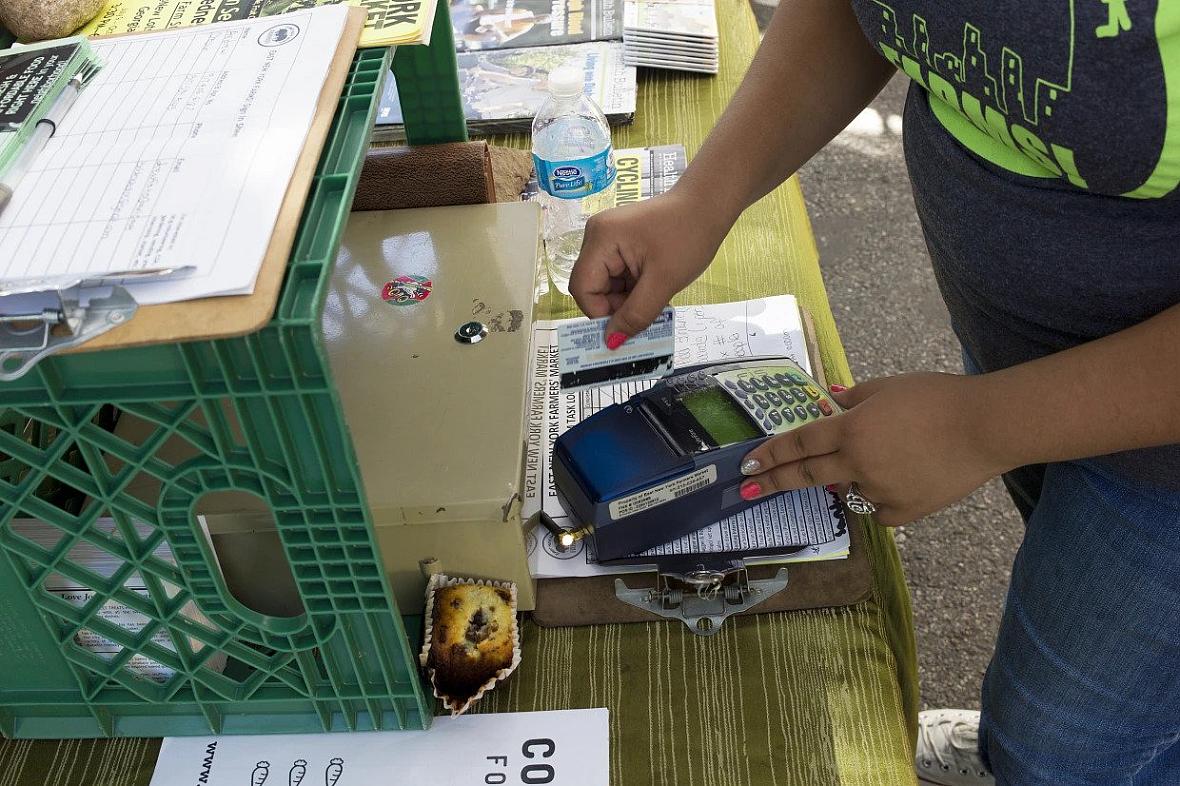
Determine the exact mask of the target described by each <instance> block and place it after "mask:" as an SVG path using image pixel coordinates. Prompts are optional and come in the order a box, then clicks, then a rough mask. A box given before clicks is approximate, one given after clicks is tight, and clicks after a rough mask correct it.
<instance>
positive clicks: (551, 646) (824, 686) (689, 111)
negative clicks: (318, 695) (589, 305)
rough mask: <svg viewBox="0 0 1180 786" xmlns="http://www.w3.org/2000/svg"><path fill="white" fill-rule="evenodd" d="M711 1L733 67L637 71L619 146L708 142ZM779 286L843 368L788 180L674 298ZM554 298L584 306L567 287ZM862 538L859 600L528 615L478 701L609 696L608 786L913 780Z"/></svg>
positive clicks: (62, 764)
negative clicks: (550, 625)
mask: <svg viewBox="0 0 1180 786" xmlns="http://www.w3.org/2000/svg"><path fill="white" fill-rule="evenodd" d="M717 9H718V15H719V20H720V27H721V30H722V41H721V58H722V72H721V73H720V74H719V75H718V76H717V77H714V78H709V77H697V76H692V75H686V74H679V73H674V72H670V71H666V72H659V71H649V72H645V73H643V74H642V75H641V87H640V91H639V105H638V108H637V112H636V119H635V123H634V124H633V125H631V126H629V127H626V128H620V129H617V130H616V134H615V144H616V145H617V146H618V147H638V146H643V145H655V144H671V143H677V142H681V143H684V144H685V145H686V147H687V148H688V151H689V154H690V155H691V154H692V153H694V152H695V151H696V150H697V149H698V148H699V147H700V144H701V142H702V141H703V140H704V138H705V136H706V134H707V133H708V131H709V129H710V128H711V127H712V124H713V122H714V120H715V119H716V118H717V116H718V115H719V114H720V113H721V112H722V110H723V109H724V108H725V105H726V103H727V101H728V100H729V97H730V96H731V95H732V93H733V91H734V90H735V89H736V87H737V85H738V83H739V81H740V80H741V77H742V74H743V73H744V71H745V69H746V66H747V65H748V63H749V62H750V59H751V57H752V56H753V53H754V50H755V48H756V47H757V46H758V41H759V36H758V31H757V28H756V26H755V24H754V20H753V17H752V15H751V13H750V10H749V7H748V6H747V4H746V0H717ZM767 111H774V108H773V107H768V108H767ZM500 142H501V143H506V144H512V145H516V146H524V145H525V144H526V143H525V141H524V140H523V139H521V138H509V139H503V140H500ZM733 155H734V156H735V158H736V157H738V156H741V155H743V151H741V150H735V151H733ZM784 292H790V293H794V294H795V295H796V296H798V298H799V300H800V302H801V303H802V305H803V306H804V307H806V308H807V309H808V310H809V311H810V312H811V315H812V317H813V318H814V320H815V325H816V332H817V334H818V340H819V344H820V348H821V354H822V359H823V363H824V366H825V369H826V371H827V373H828V376H829V379H831V380H833V381H839V382H845V383H847V382H849V381H850V380H849V372H848V365H847V362H846V360H845V357H844V353H843V349H842V348H841V345H840V340H839V337H838V336H837V333H836V326H835V323H834V321H833V319H832V313H831V309H830V308H829V306H828V301H827V296H826V293H825V292H824V287H823V281H822V279H821V277H820V272H819V264H818V258H817V253H816V249H815V245H814V242H813V239H812V236H811V229H810V226H809V223H808V220H807V215H806V211H805V209H804V205H803V197H802V193H801V191H800V188H799V184H798V183H797V182H796V181H794V180H792V181H790V182H788V183H787V184H786V185H784V186H783V187H782V188H779V189H778V190H777V191H775V192H774V193H773V194H771V195H770V196H768V197H767V198H766V199H764V200H762V201H761V202H760V203H758V204H757V205H755V206H754V207H753V208H751V209H750V210H749V211H747V213H746V215H744V216H743V217H742V219H741V220H740V221H739V222H738V225H737V227H736V228H735V230H734V232H733V233H732V234H731V236H730V237H729V239H728V240H726V242H725V244H724V245H723V246H722V247H721V250H720V252H719V254H718V257H717V261H716V262H715V263H714V264H713V266H712V268H711V269H710V270H709V272H708V273H707V274H706V275H705V276H704V277H703V278H702V279H701V280H700V281H698V282H697V283H695V284H693V285H692V286H691V287H689V288H688V290H686V291H685V292H684V293H683V294H682V295H681V297H680V299H679V300H678V302H682V303H699V302H719V301H728V300H742V299H746V298H752V297H759V296H764V295H773V294H779V293H784ZM544 311H545V312H546V314H545V315H546V316H564V315H567V314H572V313H573V309H572V304H571V303H570V302H569V301H568V300H562V299H558V298H556V297H554V298H552V299H551V300H547V301H546V302H545V304H544ZM866 545H867V548H868V549H869V550H870V556H871V561H872V565H873V591H872V595H871V597H870V599H869V600H867V601H865V602H863V603H860V604H858V605H856V606H854V607H849V608H841V609H826V610H821V611H811V612H795V613H788V614H765V615H755V616H752V617H745V618H742V619H738V620H732V621H730V622H728V623H726V625H725V627H724V628H723V629H722V630H721V631H720V632H719V633H718V634H717V635H715V636H713V637H711V638H701V637H697V636H694V635H692V634H691V633H690V632H689V631H688V630H687V628H685V627H684V626H683V625H681V624H679V623H650V624H638V625H605V626H598V627H588V628H570V629H541V628H538V627H537V626H535V625H533V624H532V623H531V622H527V621H526V622H525V624H524V626H523V647H524V660H523V663H522V665H521V667H520V669H519V670H518V671H517V673H516V674H515V675H513V677H512V678H511V679H510V680H509V681H508V682H506V683H505V684H504V685H503V686H502V687H501V688H500V689H498V690H497V691H495V692H493V693H492V694H490V695H489V696H488V697H487V698H486V699H485V700H484V701H483V703H482V704H481V705H478V707H477V711H479V712H508V711H518V710H519V711H528V710H543V709H563V708H573V707H608V708H610V711H611V732H610V733H611V739H610V757H611V768H610V769H611V782H612V784H614V786H742V785H746V784H748V785H750V786H761V785H762V784H792V785H793V786H794V785H798V786H827V785H828V784H866V785H867V784H879V785H880V786H897V785H898V784H905V783H912V782H913V780H914V776H913V774H912V768H911V758H910V757H911V750H912V744H913V743H912V740H913V736H914V733H915V723H916V713H917V701H918V686H917V666H916V661H915V655H914V639H913V632H912V627H911V619H910V610H909V601H908V597H907V593H906V588H905V583H904V579H903V577H902V571H901V565H900V562H899V561H898V557H897V552H896V550H895V549H894V546H893V542H892V539H891V537H890V536H889V534H888V533H887V532H885V531H883V530H881V529H878V528H876V527H869V528H868V531H867V537H866ZM157 749H158V741H154V740H108V741H99V742H90V741H65V742H60V743H58V742H36V743H34V742H28V741H19V742H3V743H0V786H67V784H68V786H84V785H85V786H145V785H146V784H147V783H148V781H149V780H150V777H151V772H152V769H153V767H154V765H155V758H156V752H157ZM366 786H368V785H366ZM372 786H378V785H377V784H372ZM423 786H426V785H425V784H424V785H423Z"/></svg>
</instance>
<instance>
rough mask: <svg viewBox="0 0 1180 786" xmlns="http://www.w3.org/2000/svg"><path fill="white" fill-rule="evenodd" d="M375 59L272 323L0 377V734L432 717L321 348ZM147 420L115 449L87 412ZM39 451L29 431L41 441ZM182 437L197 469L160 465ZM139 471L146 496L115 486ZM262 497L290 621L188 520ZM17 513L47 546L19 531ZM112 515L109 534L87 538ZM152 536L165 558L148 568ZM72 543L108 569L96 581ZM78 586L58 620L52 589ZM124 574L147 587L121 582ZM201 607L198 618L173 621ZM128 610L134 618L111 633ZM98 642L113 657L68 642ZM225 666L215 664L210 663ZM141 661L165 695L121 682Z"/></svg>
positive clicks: (179, 730) (355, 723)
mask: <svg viewBox="0 0 1180 786" xmlns="http://www.w3.org/2000/svg"><path fill="white" fill-rule="evenodd" d="M389 62H390V58H389V52H388V50H365V51H361V52H360V53H358V55H357V57H356V59H355V61H354V63H353V67H352V70H351V73H350V76H349V80H348V85H347V88H346V90H345V91H344V94H343V95H342V96H341V99H340V102H339V105H338V108H337V112H336V117H335V120H334V122H333V126H332V131H331V133H330V136H329V142H328V144H327V145H326V147H325V151H324V153H323V155H322V156H321V160H320V163H319V167H318V169H317V172H316V175H315V179H314V181H313V185H312V188H311V191H310V193H309V196H308V201H307V204H306V206H305V209H304V214H303V220H302V223H301V226H300V230H299V232H298V235H297V237H296V241H295V247H294V251H293V253H292V256H291V260H290V264H289V267H288V271H287V274H286V279H285V281H284V284H283V288H282V292H281V294H280V298H279V303H278V306H277V309H276V313H275V316H274V318H273V320H272V321H271V322H270V323H269V324H268V325H267V326H266V327H265V328H264V329H262V330H261V331H259V332H257V333H255V334H252V335H248V336H245V337H242V338H234V339H221V340H214V341H198V342H191V343H183V344H168V345H158V346H150V347H144V348H137V349H133V350H112V351H105V352H94V353H82V354H75V355H66V356H59V357H54V358H49V359H46V360H43V361H42V362H41V363H40V364H39V365H38V366H37V367H36V368H35V369H33V370H32V371H31V372H30V373H29V374H28V375H26V376H25V377H24V378H23V379H20V380H17V381H14V382H9V383H4V384H0V408H2V409H0V413H2V414H0V551H2V552H3V555H4V556H3V559H0V636H3V638H4V641H5V648H4V655H3V656H2V658H3V659H2V661H0V662H2V663H3V665H4V668H3V669H2V670H0V731H2V732H3V733H4V734H5V735H7V736H9V737H93V736H153V737H158V736H161V735H183V734H209V733H215V734H219V733H223V734H231V733H272V732H276V733H277V732H296V731H337V730H362V729H374V728H376V729H394V728H419V729H420V728H424V727H425V726H426V725H428V724H429V720H430V712H429V706H428V704H427V700H426V697H425V694H424V691H423V688H422V684H421V682H420V680H419V678H418V672H417V668H416V666H415V660H416V659H415V657H414V653H413V652H412V651H411V649H410V647H409V644H408V642H407V638H406V634H405V629H404V627H403V624H402V620H401V617H400V616H399V614H398V611H397V607H396V604H395V602H394V600H393V596H392V594H391V593H390V590H389V587H388V583H387V580H386V578H385V575H384V571H383V569H382V562H381V559H380V556H379V554H378V552H377V549H376V545H375V542H374V538H373V528H372V522H371V520H370V517H369V513H368V509H367V506H366V504H365V499H364V494H363V490H362V488H361V484H360V477H359V472H358V470H357V468H356V459H355V455H354V452H353V448H352V444H351V441H350V439H349V436H348V431H347V428H346V427H345V424H344V421H343V418H342V415H341V409H340V403H339V400H338V398H337V394H336V391H335V388H334V386H333V384H332V379H331V376H330V372H329V369H328V365H327V359H326V356H325V354H324V351H323V347H322V344H321V339H320V330H321V328H320V317H321V310H322V305H323V301H324V297H325V295H326V292H327V284H328V278H329V275H328V274H329V271H330V269H331V265H332V263H333V262H334V260H335V255H336V250H337V248H338V245H339V238H340V233H341V230H342V228H343V224H344V222H345V220H346V219H347V215H348V210H349V207H350V205H351V202H352V197H353V194H354V192H355V189H356V180H357V173H358V171H359V167H360V163H361V161H362V158H363V156H364V153H365V150H366V149H367V143H368V138H369V130H370V129H371V128H372V124H373V120H374V115H375V112H376V106H377V102H378V97H379V95H380V87H381V80H382V78H383V77H384V75H385V74H386V73H388V70H389ZM111 408H113V409H114V411H116V412H117V413H118V414H119V416H120V417H123V418H129V419H137V420H138V421H140V422H142V424H146V425H147V426H148V429H147V430H148V435H147V436H146V437H145V438H143V439H142V440H136V441H135V442H134V443H133V442H129V441H127V440H125V439H123V438H121V437H120V436H116V435H115V433H113V432H112V431H111V430H110V428H109V424H108V423H103V422H101V419H100V417H99V416H100V415H102V414H104V413H108V412H109V411H110V409H111ZM34 437H35V438H34ZM166 443H168V444H172V445H176V444H181V445H182V446H183V447H184V449H185V450H184V452H185V453H186V455H187V456H191V458H186V459H185V460H183V461H176V462H175V463H171V462H170V461H169V460H166V459H165V458H164V457H162V456H161V455H160V453H159V451H160V448H161V447H162V446H164V445H165V444H166ZM141 473H146V476H149V477H150V478H154V479H155V483H156V484H158V488H157V489H155V490H154V491H152V492H151V494H150V495H149V496H148V498H147V499H145V498H143V497H144V492H143V491H142V490H138V491H136V493H131V491H130V490H129V484H131V483H132V481H133V480H134V479H136V477H137V476H139V477H141V478H142V477H143V475H141ZM221 490H234V491H248V492H252V493H254V494H257V495H258V496H260V497H262V498H263V499H264V500H266V501H267V502H268V503H269V506H270V508H271V510H272V512H273V514H274V518H275V525H276V529H277V531H278V533H279V538H280V540H281V543H282V546H283V550H284V552H285V554H286V556H287V559H288V562H289V564H290V567H291V571H292V575H293V577H294V580H295V584H296V585H297V587H298V591H299V595H300V598H301V600H302V603H303V606H304V610H305V613H304V614H302V615H300V616H298V617H293V618H278V617H268V616H266V615H263V614H260V613H258V612H256V611H254V610H252V609H249V608H247V607H246V606H245V605H243V604H242V603H240V602H239V601H237V600H236V599H235V598H234V597H233V595H232V594H231V593H230V591H229V589H228V588H227V587H226V585H225V581H224V579H223V577H222V576H221V574H220V571H219V569H218V568H217V567H216V565H217V563H216V557H215V556H214V554H213V550H212V547H211V546H210V543H209V539H208V538H207V537H206V536H205V534H204V532H203V531H202V530H201V528H200V526H199V524H198V523H197V522H196V520H195V516H194V513H193V509H194V505H195V504H196V502H197V500H199V499H200V498H201V497H202V496H204V495H205V494H207V493H211V492H216V491H221ZM15 518H36V519H40V520H41V521H43V522H45V523H46V524H47V525H49V526H51V527H52V528H53V530H52V532H53V535H54V537H56V538H58V539H59V540H58V542H57V543H56V544H50V545H49V547H45V544H43V545H38V544H37V543H34V542H32V541H31V540H27V539H25V538H23V537H21V536H20V535H18V534H17V533H16V532H15V531H14V529H13V527H12V522H13V520H14V519H15ZM100 518H113V519H114V522H115V530H114V532H113V533H111V532H109V531H106V530H104V529H103V528H101V527H99V526H98V525H97V522H98V521H99V519H100ZM162 543H167V544H168V546H169V547H170V548H171V551H172V554H173V556H174V560H175V564H172V563H170V562H168V561H166V560H164V559H161V558H160V557H159V555H158V554H157V549H158V547H159V546H160V545H161V544H162ZM79 544H88V546H89V547H94V548H98V549H101V550H102V552H103V553H105V554H107V555H110V556H111V557H112V558H114V559H115V562H116V565H117V567H116V569H115V570H114V571H113V573H112V574H111V575H109V576H108V575H99V574H97V573H94V572H91V571H89V570H87V569H86V568H85V567H83V566H82V565H81V564H79V562H78V561H77V560H76V559H75V558H74V557H73V550H74V549H75V547H77V546H78V545H79ZM55 574H56V575H59V576H64V577H65V578H66V579H69V580H70V581H72V582H74V583H75V584H77V585H78V586H81V587H84V588H88V589H89V590H90V591H92V592H93V597H92V598H90V599H89V600H87V601H86V602H85V603H84V604H83V605H81V606H78V605H72V604H70V603H67V602H66V601H64V600H62V599H60V598H59V597H57V596H55V595H52V594H50V593H49V592H47V591H46V589H45V582H46V581H47V580H48V579H49V578H50V577H51V576H53V575H55ZM129 579H134V580H136V581H137V582H139V581H142V583H143V584H144V585H145V586H146V587H147V592H146V593H140V592H136V591H133V590H130V589H127V588H126V587H125V585H126V584H127V582H128V580H129ZM192 603H195V604H196V607H197V608H198V609H199V611H200V613H201V615H203V618H195V617H194V615H191V614H186V613H182V612H183V611H184V610H185V609H186V607H187V608H192V607H191V605H190V604H192ZM112 604H122V605H123V606H126V607H128V608H129V609H131V610H133V611H135V612H138V613H139V614H141V615H143V618H145V619H146V623H145V624H144V625H142V626H122V625H118V624H115V623H113V622H111V621H110V620H108V619H105V618H104V610H109V609H110V608H111V605H112ZM82 634H87V635H90V634H94V635H98V636H100V637H103V638H105V639H107V640H109V641H110V642H113V643H114V644H115V645H117V646H118V647H119V648H121V650H120V651H119V652H118V653H117V654H115V656H114V657H111V658H104V657H102V656H100V655H97V654H95V653H93V652H90V651H88V650H87V649H86V648H84V647H82V646H79V644H78V643H77V641H76V637H77V636H79V635H82ZM216 652H223V653H225V655H226V657H227V663H228V665H227V666H226V668H225V669H224V670H223V671H220V672H219V671H218V670H216V669H214V668H211V667H210V658H211V657H212V656H213V655H214V653H216ZM133 658H138V659H141V660H142V659H143V658H147V659H149V660H150V661H151V662H154V663H156V664H159V665H161V666H164V667H166V668H167V669H170V670H171V671H172V676H171V677H170V678H167V679H166V680H164V681H162V682H157V681H153V680H149V679H145V678H143V677H141V676H137V674H136V673H135V672H134V671H133V670H132V669H131V668H130V665H131V663H132V659H133Z"/></svg>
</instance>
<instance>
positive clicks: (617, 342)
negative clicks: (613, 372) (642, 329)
mask: <svg viewBox="0 0 1180 786" xmlns="http://www.w3.org/2000/svg"><path fill="white" fill-rule="evenodd" d="M626 340H627V334H626V333H611V334H610V335H609V336H607V337H606V348H607V349H609V350H612V351H613V350H616V349H618V348H619V347H621V346H623V342H625V341H626Z"/></svg>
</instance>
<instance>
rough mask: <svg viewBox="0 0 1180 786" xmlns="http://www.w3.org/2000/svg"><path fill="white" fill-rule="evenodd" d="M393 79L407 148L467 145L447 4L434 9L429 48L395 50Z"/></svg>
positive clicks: (411, 47) (400, 48)
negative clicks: (395, 81) (443, 143)
mask: <svg viewBox="0 0 1180 786" xmlns="http://www.w3.org/2000/svg"><path fill="white" fill-rule="evenodd" d="M393 75H394V78H395V79H397V93H398V98H399V100H400V102H401V109H402V122H403V123H404V124H405V129H406V142H407V143H408V144H411V145H433V144H439V143H442V142H466V141H467V120H466V119H465V118H464V115H463V100H462V98H461V97H460V95H459V66H458V63H457V61H456V59H455V39H454V36H453V34H452V33H451V12H450V9H449V6H448V5H447V3H445V2H441V0H440V2H439V3H438V4H437V5H436V6H435V11H434V27H433V28H432V30H431V35H430V45H429V46H403V47H398V49H397V52H396V53H394V56H393Z"/></svg>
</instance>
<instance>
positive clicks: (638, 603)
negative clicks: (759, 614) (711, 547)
mask: <svg viewBox="0 0 1180 786" xmlns="http://www.w3.org/2000/svg"><path fill="white" fill-rule="evenodd" d="M786 588H787V569H786V568H779V570H778V572H777V573H775V575H774V576H771V577H770V578H767V579H751V578H750V574H749V571H747V570H746V566H745V563H743V562H742V561H741V560H727V561H726V562H725V563H724V564H719V565H706V564H704V563H698V564H694V565H677V566H675V567H673V566H660V568H659V569H658V570H657V572H656V585H655V587H654V588H644V589H632V588H630V587H628V586H627V584H626V582H624V581H623V579H615V597H616V598H618V599H619V600H621V601H622V602H624V603H628V604H630V605H632V606H634V607H636V608H637V609H641V610H643V611H646V612H649V613H651V614H655V615H657V616H660V617H663V618H665V619H672V620H680V621H681V622H683V623H684V624H685V625H687V626H688V629H689V630H691V631H692V632H693V633H695V634H697V635H698V636H713V635H715V634H716V633H717V632H718V631H720V630H721V625H722V623H724V622H725V620H726V619H728V618H729V617H731V616H733V615H734V614H738V613H740V612H743V611H746V610H747V609H750V608H753V607H754V606H757V605H758V604H759V603H762V602H763V601H764V600H767V599H768V598H770V597H771V596H773V595H777V594H778V593H780V592H782V591H783V590H785V589H786Z"/></svg>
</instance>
